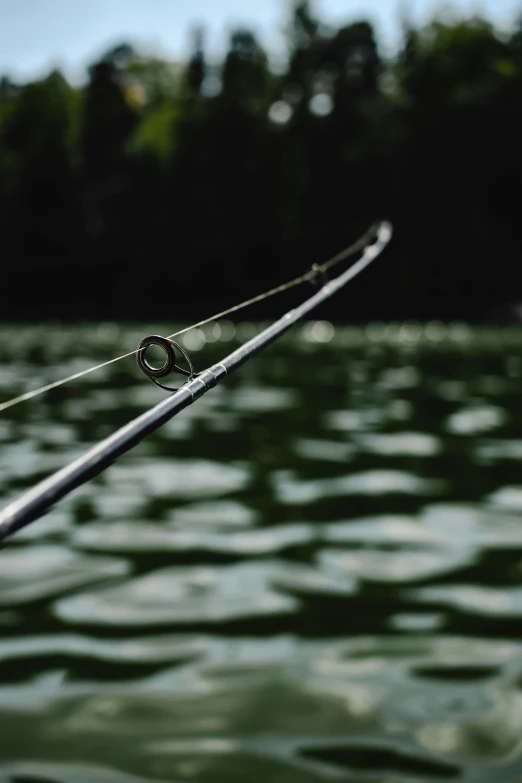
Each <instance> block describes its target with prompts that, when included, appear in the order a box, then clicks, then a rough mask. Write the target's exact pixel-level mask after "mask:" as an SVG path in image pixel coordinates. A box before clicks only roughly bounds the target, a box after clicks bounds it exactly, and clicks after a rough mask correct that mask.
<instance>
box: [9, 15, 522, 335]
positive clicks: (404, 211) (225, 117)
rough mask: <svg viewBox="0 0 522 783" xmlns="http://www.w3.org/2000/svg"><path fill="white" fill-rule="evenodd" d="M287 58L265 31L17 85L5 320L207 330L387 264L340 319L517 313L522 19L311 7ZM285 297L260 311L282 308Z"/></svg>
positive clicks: (127, 50)
mask: <svg viewBox="0 0 522 783" xmlns="http://www.w3.org/2000/svg"><path fill="white" fill-rule="evenodd" d="M286 42H287V49H288V51H287V58H286V64H285V67H284V68H282V67H280V68H277V69H273V68H271V67H270V63H269V59H268V57H267V53H266V52H265V51H264V50H263V48H262V47H261V45H260V43H259V41H258V39H257V38H256V36H255V34H254V33H253V32H252V31H250V30H248V29H237V30H234V31H233V32H232V33H231V36H230V42H229V47H228V51H227V53H226V55H225V57H224V59H223V62H221V63H219V64H216V63H213V62H209V61H208V58H207V56H206V52H205V35H204V30H203V29H198V30H195V31H194V33H193V41H192V53H191V56H190V58H189V59H188V62H186V63H172V62H167V61H165V60H162V59H160V58H155V57H150V56H143V55H140V54H139V52H138V51H137V50H135V49H134V48H133V47H132V46H131V45H129V44H126V43H123V44H121V45H120V46H117V47H115V48H112V49H111V50H110V51H108V52H106V53H105V54H104V55H103V56H102V57H101V58H100V59H99V60H98V61H96V62H94V63H93V64H92V65H91V66H90V68H89V70H88V79H87V81H86V83H85V84H84V85H82V86H81V87H74V86H71V85H70V84H69V83H68V82H67V81H66V79H65V78H64V76H63V75H62V74H61V73H60V72H59V71H56V70H55V71H53V72H52V73H50V74H49V75H48V76H46V77H45V78H42V79H41V80H38V81H34V82H31V83H28V84H15V83H13V82H12V81H11V80H9V79H8V78H5V77H4V78H3V79H1V80H0V232H1V233H0V236H1V237H2V247H3V253H2V259H3V264H2V267H3V272H4V274H3V286H2V289H1V291H2V295H1V297H2V298H1V318H2V319H3V320H9V319H23V320H28V319H29V320H40V319H45V318H48V319H64V320H67V319H78V318H81V319H98V318H120V319H134V320H140V319H143V318H145V319H151V318H154V319H157V320H160V321H178V320H180V319H194V320H195V319H197V318H199V317H202V316H205V315H207V314H209V312H212V311H213V310H214V309H215V308H220V307H222V306H226V305H228V304H234V303H235V302H237V301H239V300H240V299H242V298H247V297H249V296H252V295H254V294H256V293H259V292H260V291H262V290H263V289H264V288H267V287H270V286H272V285H275V284H277V283H278V282H282V281H284V280H286V279H287V278H290V277H291V276H293V275H295V274H299V273H301V272H303V271H305V270H306V268H307V267H309V266H310V265H311V264H313V263H320V262H322V261H325V260H326V259H327V258H328V257H329V256H330V255H333V254H334V253H336V252H337V251H339V250H340V249H342V248H343V247H344V246H345V245H347V244H348V243H350V242H351V241H353V240H354V239H355V238H356V237H357V235H358V234H360V233H362V232H363V231H364V230H365V229H366V228H367V227H368V226H369V225H370V224H371V223H372V222H373V221H375V220H376V219H379V218H382V217H385V218H388V219H390V220H391V221H392V222H393V224H394V227H395V235H394V240H393V244H392V245H391V247H390V249H389V250H388V251H387V253H386V256H385V257H383V258H382V260H379V261H378V262H377V263H376V264H375V265H374V267H373V268H372V269H371V270H369V271H368V272H367V273H365V276H364V278H361V279H360V280H359V281H357V282H356V283H354V288H353V289H352V291H353V292H354V294H353V295H343V296H341V297H337V299H335V300H332V301H331V303H330V304H329V305H328V311H327V312H326V311H325V315H327V316H328V317H330V316H331V317H335V318H338V319H344V320H347V321H360V320H365V319H369V318H372V319H375V318H382V319H389V318H446V319H453V318H468V319H472V320H488V319H495V318H510V317H512V316H513V314H514V313H515V312H516V304H517V301H518V300H519V299H521V300H522V288H521V283H522V271H521V269H522V264H521V263H520V258H521V251H522V232H521V231H520V229H519V211H520V207H519V203H520V191H521V182H522V155H521V151H520V146H521V140H522V20H521V23H520V26H516V27H515V28H514V29H513V30H512V31H511V32H510V33H509V34H508V33H502V34H501V33H500V32H499V31H498V30H496V29H495V28H494V26H493V25H492V24H491V23H490V22H489V21H487V20H486V19H484V18H480V17H472V18H459V19H445V20H444V19H441V18H438V19H435V20H434V21H432V22H431V23H430V24H428V25H427V26H425V27H422V28H416V27H415V26H414V25H413V24H411V23H409V22H408V20H407V19H405V20H404V23H403V37H402V42H401V45H400V48H399V51H398V52H397V54H396V55H395V56H394V57H393V58H385V57H383V55H382V52H381V50H380V48H379V45H378V41H377V39H376V35H375V31H374V29H373V27H372V25H371V24H370V23H369V22H367V21H361V22H358V23H353V24H349V25H346V26H343V27H341V28H340V29H332V28H328V27H326V26H325V25H324V24H323V23H322V22H321V20H320V19H319V18H318V17H317V15H316V14H315V13H314V10H313V8H312V7H311V5H310V4H309V3H308V2H297V3H296V4H295V5H294V8H293V11H292V13H291V16H290V19H289V21H288V26H287V31H286ZM284 307H285V302H284V301H283V300H282V301H281V302H280V303H277V301H276V300H272V301H271V302H270V304H265V305H264V306H262V307H261V306H260V307H259V308H257V309H256V310H253V311H252V313H251V314H250V315H251V316H252V317H256V316H262V317H265V316H268V315H273V314H275V313H277V312H281V308H284Z"/></svg>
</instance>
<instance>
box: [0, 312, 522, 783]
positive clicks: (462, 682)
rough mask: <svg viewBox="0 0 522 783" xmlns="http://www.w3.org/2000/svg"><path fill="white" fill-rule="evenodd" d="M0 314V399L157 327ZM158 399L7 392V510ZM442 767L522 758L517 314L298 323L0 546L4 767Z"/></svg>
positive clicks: (103, 377)
mask: <svg viewBox="0 0 522 783" xmlns="http://www.w3.org/2000/svg"><path fill="white" fill-rule="evenodd" d="M254 329H255V327H254V326H252V325H250V324H244V325H242V326H240V327H239V328H238V330H237V333H236V334H235V335H234V328H233V327H232V326H231V325H230V324H224V325H223V327H222V328H221V329H214V328H209V329H208V330H207V331H206V337H207V341H206V342H205V344H203V343H202V340H201V339H199V337H198V336H194V335H192V336H190V337H188V338H187V343H188V347H189V348H190V349H192V351H193V353H192V355H193V358H194V361H195V363H196V364H197V366H198V368H203V367H204V366H207V365H208V364H210V363H212V362H213V361H215V360H217V359H218V357H220V356H223V355H225V354H226V353H228V352H229V351H230V350H231V349H232V348H233V347H235V346H236V345H237V344H238V341H243V340H245V339H247V338H248V337H249V336H251V334H252V333H253V331H254ZM159 331H160V333H161V330H159ZM169 331H172V327H170V328H169V327H166V328H165V330H164V332H167V333H168V332H169ZM0 332H1V340H0V358H1V364H0V393H1V399H7V398H9V397H10V396H12V395H13V394H16V393H19V392H21V391H25V390H27V389H29V388H32V387H36V386H38V385H40V384H43V383H46V382H48V381H51V380H54V379H56V378H59V377H61V376H65V375H67V374H69V373H72V372H75V371H76V370H80V369H82V368H83V367H84V366H87V365H88V364H89V363H92V362H97V361H103V360H104V359H108V358H110V357H111V356H114V355H117V354H119V353H123V352H124V351H125V350H129V349H132V348H133V347H134V346H135V345H136V344H137V343H138V341H139V340H140V339H141V338H142V337H144V336H145V335H147V334H150V333H151V332H152V333H154V332H158V327H157V326H156V327H155V328H153V329H150V327H139V328H137V327H132V328H131V327H125V328H121V329H118V328H117V327H116V326H114V325H111V324H104V325H101V326H92V327H84V328H77V329H60V328H46V329H40V328H26V327H24V328H19V327H12V328H11V327H9V328H8V327H2V328H1V330H0ZM164 396H165V394H164V393H163V392H162V391H161V390H159V389H157V388H156V387H155V386H153V385H152V384H151V383H150V382H149V381H148V380H147V379H146V378H145V377H144V376H142V375H140V374H139V371H138V370H137V368H136V365H135V362H134V361H133V360H132V359H127V360H124V361H123V362H120V363H119V364H116V365H112V366H110V367H107V368H105V369H103V370H101V371H100V372H98V373H94V374H91V375H89V376H87V377H85V378H84V379H83V380H81V381H78V382H75V383H72V384H70V385H69V386H66V387H63V388H60V389H57V390H55V391H53V392H50V393H49V394H47V395H45V396H42V397H40V398H38V399H36V400H33V401H31V402H27V403H24V404H22V405H20V406H18V407H15V408H13V409H11V410H8V411H6V412H5V413H3V414H1V415H0V461H1V471H0V492H1V496H2V505H3V504H5V503H6V502H7V501H8V500H10V499H13V498H15V497H16V496H18V495H19V494H20V492H21V491H23V489H24V488H26V487H29V486H31V485H33V484H34V483H35V482H36V481H38V480H39V479H41V478H43V477H44V476H45V475H47V474H49V473H50V472H52V471H53V470H55V469H57V468H59V467H61V466H62V465H64V464H65V463H67V462H68V461H70V460H71V459H73V458H74V457H75V456H76V455H78V454H80V453H82V452H83V451H84V450H85V449H86V448H87V447H88V446H89V445H91V444H93V443H95V442H97V441H98V440H99V439H100V438H103V437H105V436H106V435H108V434H110V433H111V432H112V431H113V430H114V429H116V428H117V427H118V426H121V425H122V424H124V423H126V422H127V421H129V420H130V419H131V418H133V417H134V416H136V415H138V414H139V413H140V412H142V411H144V410H145V409H147V408H148V407H149V406H151V405H153V404H154V403H155V402H157V401H159V400H161V399H163V398H164ZM449 779H451V780H457V781H470V782H473V783H475V782H477V783H480V782H481V781H484V783H497V781H498V782H499V783H500V782H505V783H519V781H521V780H522V331H521V330H519V329H516V328H513V329H501V328H492V329H486V328H480V329H479V328H476V329H470V328H469V327H467V326H465V325H464V324H454V325H451V326H450V327H445V326H443V325H440V324H436V323H432V324H429V325H427V326H422V327H421V326H420V325H418V324H404V325H402V326H400V325H393V324H392V325H388V326H385V325H383V324H371V325H370V326H368V327H367V328H342V329H338V330H337V331H335V333H333V330H332V328H331V327H330V325H329V324H327V323H323V322H316V323H312V324H306V325H304V326H301V327H299V328H298V329H296V330H295V331H294V332H293V333H292V334H291V335H289V336H287V337H285V338H284V339H283V340H281V341H280V342H279V343H277V344H276V345H274V346H272V347H271V348H269V349H268V350H267V351H266V352H264V353H263V354H261V355H260V356H259V357H257V358H256V359H255V360H253V361H252V362H250V363H249V364H247V365H246V366H245V367H243V368H242V369H241V370H240V371H238V373H237V374H235V375H234V376H232V377H230V378H229V379H228V380H227V381H226V382H225V383H223V384H222V385H221V386H219V387H217V388H216V389H214V390H213V391H212V392H211V393H209V394H208V395H206V396H205V397H204V398H202V399H201V400H200V401H198V402H197V403H196V404H195V405H194V406H192V407H191V408H189V409H187V410H185V411H184V412H182V413H181V414H180V415H179V416H177V417H176V418H175V419H173V420H172V421H171V422H170V423H168V424H167V425H166V426H164V427H163V428H162V429H161V430H160V431H159V432H157V433H155V434H154V435H152V436H151V437H149V438H148V439H147V440H146V441H145V442H143V443H142V444H141V445H139V446H138V447H137V448H136V449H134V451H132V452H131V453H130V454H127V455H126V456H124V457H123V458H121V459H120V460H119V461H118V462H117V463H116V464H115V465H113V466H112V467H111V468H110V469H109V470H108V471H107V472H105V473H104V474H103V475H101V476H99V477H98V478H96V479H95V480H93V481H91V482H90V483H89V484H87V485H86V486H84V487H82V488H80V489H79V490H77V491H76V492H75V493H74V494H73V495H71V496H69V497H68V498H66V499H65V500H64V501H62V502H61V503H59V504H58V505H57V506H56V507H55V508H54V509H53V510H52V511H51V512H50V513H49V514H48V515H47V516H45V517H44V518H42V519H40V520H38V521H36V522H35V523H33V524H32V525H31V526H30V527H28V528H27V529H26V530H24V531H22V532H20V533H19V534H18V535H16V536H15V537H13V539H11V541H10V542H9V544H8V545H7V546H6V547H5V548H4V549H3V550H2V551H1V552H0V781H2V783H7V781H9V782H10V783H37V782H41V783H44V781H45V783H51V782H53V783H54V782H59V783H65V782H66V781H67V783H69V782H70V783H84V782H85V783H91V781H96V782H97V783H137V782H138V781H175V782H176V783H179V782H180V781H196V782H197V783H199V782H201V783H221V782H223V783H225V782H226V781H238V782H239V781H241V782H242V781H249V782H250V783H261V781H263V782H264V781H270V782H271V781H274V783H319V782H320V781H330V780H343V781H354V782H355V781H371V782H372V783H378V782H380V781H393V782H394V783H399V781H417V782H421V781H422V782H423V783H424V782H425V781H437V780H449Z"/></svg>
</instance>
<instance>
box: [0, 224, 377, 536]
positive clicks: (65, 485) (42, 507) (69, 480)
mask: <svg viewBox="0 0 522 783" xmlns="http://www.w3.org/2000/svg"><path fill="white" fill-rule="evenodd" d="M391 236H392V227H391V224H390V223H387V222H382V223H381V224H380V225H379V229H378V231H377V239H376V241H375V243H374V244H372V245H369V246H368V247H366V248H365V250H364V251H363V255H362V257H361V258H360V259H359V260H358V261H357V262H356V263H355V264H353V265H352V266H351V267H350V268H349V269H347V270H346V271H345V272H343V273H342V274H341V275H339V277H337V278H335V279H334V280H330V281H329V282H327V283H326V284H325V285H324V286H323V287H322V288H321V289H320V290H319V291H317V293H315V294H314V295H313V296H311V297H310V298H309V299H307V300H306V301H305V302H303V303H302V304H301V305H299V306H298V307H296V308H295V309H294V310H290V311H289V312H287V313H285V315H283V316H282V318H280V319H279V320H277V321H275V322H274V323H273V324H271V325H270V326H269V327H267V328H266V329H265V330H264V331H263V332H261V333H260V334H258V335H256V336H255V337H253V338H252V339H251V340H249V341H248V342H247V343H245V344H244V345H242V346H240V347H239V348H237V349H236V350H235V351H233V352H232V353H231V354H229V355H228V356H227V357H225V358H224V359H222V360H221V362H218V363H217V364H214V365H213V366H212V367H209V368H208V369H207V370H204V371H203V372H201V373H199V375H198V376H197V377H195V378H193V379H192V380H191V381H189V382H188V383H186V384H185V385H184V386H182V387H181V388H180V389H179V390H178V391H177V392H175V393H174V394H172V395H171V396H170V397H167V398H166V399H165V400H162V401H161V402H160V403H158V404H157V405H155V406H154V407H153V408H151V409H150V410H148V411H146V412H145V413H143V414H141V416H138V417H137V418H136V419H133V420H132V421H131V422H129V423H128V424H126V425H125V426H124V427H122V428H121V429H119V430H117V431H116V432H114V433H113V434H112V435H110V436H109V437H108V438H106V439H105V440H103V441H101V442H100V443H98V444H97V445H96V446H93V447H92V448H90V449H89V450H88V451H87V452H86V453H85V454H83V455H82V456H81V457H79V458H78V459H76V460H74V462H71V463H70V464H69V465H66V466H65V467H64V468H62V469H61V470H59V471H57V472H56V473H53V474H52V475H51V476H49V477H48V478H46V479H44V480H43V481H41V482H40V483H38V484H36V485H35V486H34V487H33V488H32V489H30V490H28V491H27V492H25V493H24V494H23V495H21V497H20V498H18V499H17V500H15V501H13V502H12V503H10V504H9V505H8V506H6V507H5V508H4V509H3V510H2V511H1V512H0V542H2V541H4V540H5V539H6V538H8V537H9V536H11V535H12V534H13V533H15V532H16V531H17V530H20V529H21V528H23V527H25V526H26V525H28V524H29V523H30V522H33V521H34V520H35V519H38V517H40V516H42V514H44V513H45V512H46V511H48V510H49V508H50V507H51V506H52V505H54V504H55V503H56V502H57V501H58V500H60V499H61V498H63V497H64V496H65V495H67V494H68V493H69V492H72V490H74V489H76V488H77V487H79V486H81V485H82V484H84V483H86V482H87V481H89V480H90V479H91V478H94V476H97V475H98V474H99V473H101V472H102V471H103V470H105V469H106V468H108V467H109V466H110V465H111V464H112V463H113V462H114V461H115V460H116V459H117V458H118V457H120V456H121V455H122V454H125V453H126V452H127V451H129V450H130V449H132V448H133V447H134V446H136V444H137V443H139V442H140V441H141V440H143V439H144V438H145V437H146V436H147V435H149V434H150V433H151V432H154V431H155V430H157V429H158V428H159V427H161V426H162V425H163V424H165V423H166V422H167V421H169V419H171V418H172V417H173V416H175V415H176V414H177V413H179V412H180V411H182V410H183V409H184V408H186V407H188V406H189V405H191V404H192V403H193V402H195V400H197V399H199V397H202V396H203V395H204V394H206V392H207V391H209V390H210V389H212V388H213V387H214V386H216V385H217V384H218V383H220V381H222V380H223V379H224V378H226V376H227V375H229V374H230V373H231V372H233V371H234V370H236V369H237V368H238V367H240V366H241V365H242V364H244V363H245V362H246V361H248V360H249V359H250V358H252V357H253V356H255V355H256V354H257V353H259V351H261V350H262V349H263V348H265V347H266V346H268V345H270V343H272V342H274V340H276V339H277V338H278V337H280V336H281V335H282V334H284V332H286V331H288V329H290V327H291V326H293V325H294V324H295V323H296V322H297V321H299V320H300V319H301V318H303V317H304V316H306V315H307V314H308V313H309V312H311V311H312V310H313V309H314V308H315V307H317V306H318V305H319V304H321V303H322V302H324V301H325V300H326V299H328V298H329V297H330V296H332V294H334V293H336V292H337V291H339V290H340V289H341V288H343V286H345V285H346V284H347V283H348V282H349V281H350V280H352V279H353V278H354V277H356V276H357V275H358V274H359V273H360V272H362V270H363V269H364V268H365V267H367V266H368V265H369V264H370V263H371V262H372V261H373V260H374V258H376V257H377V256H378V255H379V254H380V253H381V252H382V251H383V250H384V248H385V247H386V245H387V244H388V242H389V241H390V239H391Z"/></svg>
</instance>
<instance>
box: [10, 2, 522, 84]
mask: <svg viewBox="0 0 522 783" xmlns="http://www.w3.org/2000/svg"><path fill="white" fill-rule="evenodd" d="M290 6H291V2H290V0H0V74H4V75H8V76H10V77H11V78H13V79H15V80H27V79H33V78H37V77H39V76H41V75H43V74H44V73H46V72H48V71H49V70H50V68H52V67H60V68H62V69H63V70H64V72H65V74H66V75H67V76H68V78H69V79H71V80H73V81H74V82H80V81H82V80H83V78H84V76H85V67H86V65H87V64H88V63H89V62H92V61H93V60H94V59H95V58H96V56H97V55H100V54H101V53H102V52H104V51H105V50H106V49H107V48H108V47H109V46H110V45H113V44H116V43H120V42H122V41H130V42H133V43H138V44H139V47H138V48H139V50H141V49H143V50H145V51H146V52H155V53H158V54H160V55H162V56H165V57H167V58H169V59H174V60H175V59H182V58H183V57H184V56H186V54H187V51H188V48H189V41H190V35H189V34H190V30H191V28H193V27H194V25H197V24H201V23H203V24H204V25H205V27H206V28H207V44H208V49H209V53H210V55H211V56H216V57H217V56H219V55H220V54H221V53H222V52H223V51H224V50H225V47H226V42H227V39H228V31H229V30H230V29H231V28H232V27H233V26H234V25H238V24H243V25H248V26H249V27H250V28H251V29H254V30H255V31H256V32H257V34H258V36H259V38H260V40H261V43H262V44H263V45H264V46H265V47H266V48H267V50H268V51H271V52H274V53H275V54H276V55H277V52H282V51H283V40H284V39H283V28H284V24H285V20H286V19H287V18H288V9H289V8H290ZM314 7H315V8H316V10H317V12H318V15H319V18H320V19H321V20H322V21H324V22H325V23H327V24H328V23H331V24H339V23H343V22H350V21H354V20H357V19H361V18H365V19H369V21H371V22H373V23H374V24H375V27H376V30H377V33H378V36H379V41H380V44H381V46H382V49H383V51H384V53H385V54H387V53H390V54H391V53H392V52H393V50H394V47H396V46H397V43H398V41H399V36H400V23H399V9H401V8H402V9H408V12H409V15H410V17H411V18H412V19H413V20H414V21H415V22H416V23H422V22H426V21H427V20H429V19H430V18H431V17H432V16H433V14H434V13H435V11H436V10H437V9H440V8H441V7H446V8H454V9H455V10H456V11H458V12H461V13H463V14H465V15H470V14H472V13H474V12H479V13H484V14H485V15H486V16H488V17H489V18H490V19H492V20H493V21H494V22H495V23H496V24H497V25H498V26H499V27H500V28H504V29H507V28H508V26H509V24H510V23H512V21H513V20H514V18H515V17H516V16H517V15H518V13H521V12H522V2H520V0H519V2H516V0H453V2H451V3H445V4H444V5H442V4H441V3H437V2H434V1H433V0H364V1H363V0H315V3H314Z"/></svg>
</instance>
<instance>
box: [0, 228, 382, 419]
mask: <svg viewBox="0 0 522 783" xmlns="http://www.w3.org/2000/svg"><path fill="white" fill-rule="evenodd" d="M378 229H379V224H378V223H374V224H373V225H372V226H371V227H370V228H369V229H368V231H367V232H366V233H365V234H363V236H362V237H360V238H359V239H358V240H357V241H356V242H354V243H353V244H352V245H349V246H348V247H347V248H345V249H344V250H342V251H341V252H340V253H338V254H337V255H335V256H334V257H333V258H331V259H329V260H328V261H326V262H325V263H324V264H314V265H313V266H312V268H311V269H310V270H309V271H308V272H305V273H304V274H303V275H300V276H299V277H296V278H294V279H293V280H289V281H288V282H287V283H283V284H282V285H278V286H276V287H275V288H270V289H269V290H268V291H265V292H264V293H262V294H258V295H257V296H254V297H252V298H251V299H246V300H245V301H244V302H241V303H240V304H237V305H234V306H233V307H229V308H228V309H226V310H222V311H221V312H219V313H216V314H215V315H212V316H210V317H209V318H205V319H204V320H202V321H198V322H197V323H194V324H192V325H191V326H187V327H185V328H184V329H180V330H179V331H178V332H174V334H171V335H169V336H168V338H167V339H169V340H170V339H172V338H173V337H177V336H178V335H180V334H185V333H186V332H189V331H191V329H197V328H199V327H200V326H205V325H206V324H209V323H211V322H212V321H216V320H217V319H218V318H224V317H225V316H227V315H231V314H232V313H236V312H238V310H242V309H243V308H245V307H249V306H250V305H253V304H256V303H257V302H262V301H264V300H265V299H268V298H269V297H271V296H275V295H276V294H280V293H283V292H284V291H288V290H290V289H291V288H295V287H296V286H298V285H302V284H303V283H306V282H312V281H314V280H315V279H316V278H317V277H319V276H323V277H325V278H326V273H327V272H328V271H329V270H330V269H332V267H334V266H336V265H337V264H339V263H341V261H345V260H346V259H347V258H350V257H351V256H353V255H356V254H357V253H359V252H361V251H362V250H364V249H365V248H366V247H368V245H369V243H370V241H371V240H372V239H373V238H375V237H376V236H377V234H378ZM178 347H179V346H178ZM146 348H147V347H146V346H144V347H138V348H136V349H135V350H134V351H129V352H128V353H124V354H122V355H121V356H117V357H115V358H114V359H109V360H108V361H106V362H102V363H101V364H96V365H94V366H93V367H88V368H87V369H85V370H80V371H79V372H76V373H74V374H73V375H68V376H67V377H66V378H61V379H60V380H58V381H53V382H52V383H48V384H46V385H45V386H41V387H39V388H38V389H33V390H32V391H28V392H25V393H24V394H20V395H19V396H17V397H13V398H12V399H10V400H7V401H6V402H2V403H0V413H2V412H3V411H5V410H7V409H8V408H12V407H14V406H15V405H18V404H19V403H21V402H26V401H27V400H31V399H32V398H33V397H38V396H39V395H40V394H44V393H45V392H48V391H51V389H56V388H58V387H59V386H63V385H65V384H66V383H70V382H71V381H75V380H76V379H78V378H82V377H83V376H84V375H88V374H89V373H91V372H96V370H101V369H102V368H103V367H107V366H108V365H109V364H114V363H115V362H119V361H121V360H122V359H127V358H128V357H129V356H135V355H136V354H137V353H140V352H141V351H144V350H146Z"/></svg>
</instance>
